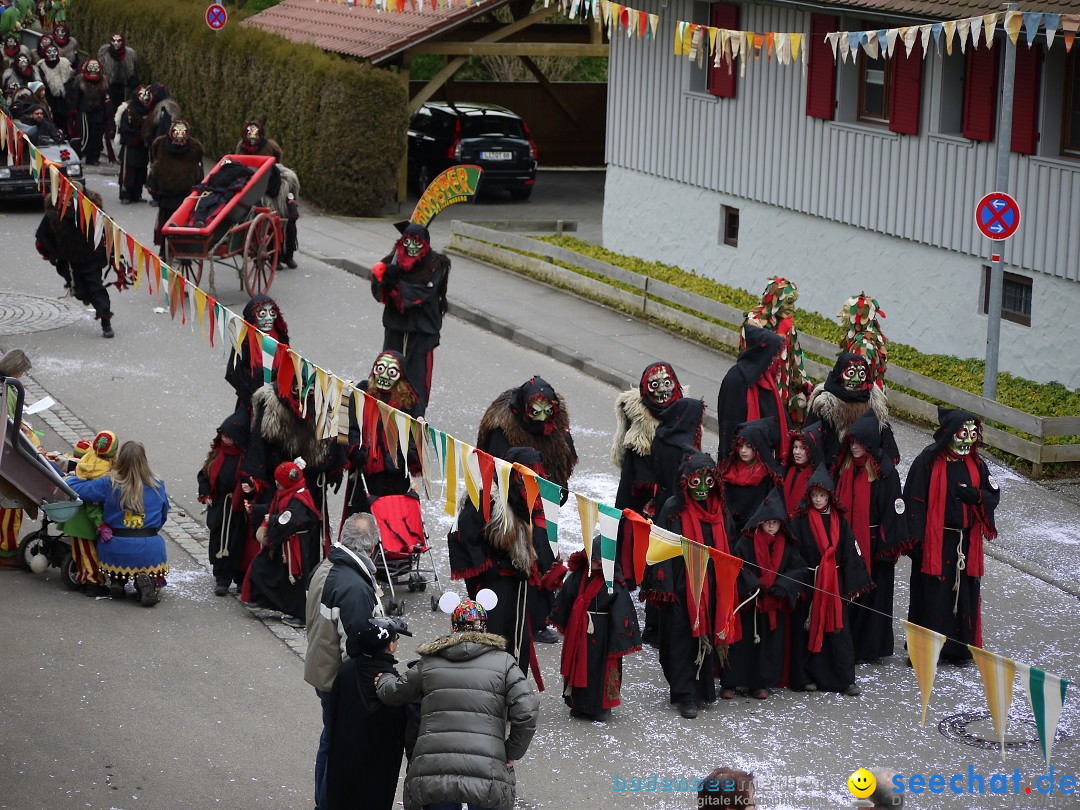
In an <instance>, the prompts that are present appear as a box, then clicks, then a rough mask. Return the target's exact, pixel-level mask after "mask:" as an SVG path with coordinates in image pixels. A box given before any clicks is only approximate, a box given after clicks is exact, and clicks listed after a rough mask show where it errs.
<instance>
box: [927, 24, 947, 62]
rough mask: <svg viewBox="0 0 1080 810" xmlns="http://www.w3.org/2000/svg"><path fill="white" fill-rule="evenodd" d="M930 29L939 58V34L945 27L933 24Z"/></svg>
mask: <svg viewBox="0 0 1080 810" xmlns="http://www.w3.org/2000/svg"><path fill="white" fill-rule="evenodd" d="M930 27H931V28H932V29H933V30H934V47H935V48H937V52H938V56H941V34H942V32H944V31H945V26H944V25H942V24H941V23H934V24H933V25H932V26H930Z"/></svg>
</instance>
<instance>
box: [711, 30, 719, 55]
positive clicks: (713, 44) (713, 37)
mask: <svg viewBox="0 0 1080 810" xmlns="http://www.w3.org/2000/svg"><path fill="white" fill-rule="evenodd" d="M719 31H720V29H719V28H712V27H710V28H709V55H710V56H711V55H712V54H714V53H716V35H717V34H718V33H719Z"/></svg>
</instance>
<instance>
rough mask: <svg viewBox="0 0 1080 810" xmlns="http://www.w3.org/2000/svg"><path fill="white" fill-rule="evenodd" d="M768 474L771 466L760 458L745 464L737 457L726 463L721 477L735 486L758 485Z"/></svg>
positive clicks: (726, 482)
mask: <svg viewBox="0 0 1080 810" xmlns="http://www.w3.org/2000/svg"><path fill="white" fill-rule="evenodd" d="M768 474H769V468H768V466H767V465H766V464H765V463H764V462H763V461H762V460H761V459H760V458H759V459H757V460H756V461H755V462H754V463H753V464H744V463H743V462H742V461H741V460H740V459H735V460H733V461H732V462H731V463H729V464H726V465H724V471H723V472H722V473H721V474H720V479H721V480H722V481H723V482H724V483H725V484H731V485H732V486H735V487H756V486H757V485H758V484H760V483H761V482H762V480H764V478H765V476H766V475H768ZM687 537H689V535H687Z"/></svg>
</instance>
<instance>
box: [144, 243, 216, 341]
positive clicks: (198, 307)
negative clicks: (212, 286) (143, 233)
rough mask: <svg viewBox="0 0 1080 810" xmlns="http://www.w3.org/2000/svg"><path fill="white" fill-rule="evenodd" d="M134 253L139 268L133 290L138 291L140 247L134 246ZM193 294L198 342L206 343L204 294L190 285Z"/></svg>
mask: <svg viewBox="0 0 1080 810" xmlns="http://www.w3.org/2000/svg"><path fill="white" fill-rule="evenodd" d="M135 252H136V253H137V254H139V268H138V269H137V270H136V271H135V289H139V282H140V281H142V255H141V254H142V245H136V246H135ZM192 288H193V289H194V294H195V314H196V315H197V316H198V318H199V342H200V343H205V342H206V293H204V292H203V291H202V290H200V289H199V288H198V287H196V286H195V285H194V284H193V285H192Z"/></svg>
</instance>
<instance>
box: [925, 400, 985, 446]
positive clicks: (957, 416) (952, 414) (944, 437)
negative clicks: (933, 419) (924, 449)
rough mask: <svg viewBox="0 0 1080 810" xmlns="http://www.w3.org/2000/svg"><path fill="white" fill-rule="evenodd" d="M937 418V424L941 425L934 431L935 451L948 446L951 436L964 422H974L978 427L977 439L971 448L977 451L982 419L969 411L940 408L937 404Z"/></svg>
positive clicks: (980, 441)
mask: <svg viewBox="0 0 1080 810" xmlns="http://www.w3.org/2000/svg"><path fill="white" fill-rule="evenodd" d="M937 418H938V424H939V425H940V426H941V427H939V428H938V429H937V431H935V432H934V449H935V450H936V451H937V452H939V453H940V452H942V451H943V450H945V449H946V448H947V447H948V446H949V443H950V442H951V441H952V437H953V436H954V435H955V434H956V431H958V430H959V429H960V426H961V425H963V424H964V422H974V423H975V427H977V428H978V429H979V439H978V441H976V442H975V446H974V447H973V448H972V450H971V451H972V452H973V453H974V452H976V451H978V449H979V445H980V444H981V443H982V420H981V419H980V418H979V417H977V416H976V415H975V414H973V413H971V412H970V411H964V410H961V409H959V408H942V407H941V406H940V405H939V406H938V409H937Z"/></svg>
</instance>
